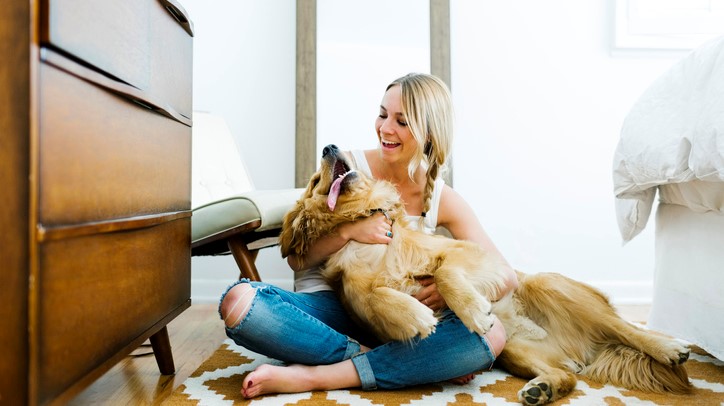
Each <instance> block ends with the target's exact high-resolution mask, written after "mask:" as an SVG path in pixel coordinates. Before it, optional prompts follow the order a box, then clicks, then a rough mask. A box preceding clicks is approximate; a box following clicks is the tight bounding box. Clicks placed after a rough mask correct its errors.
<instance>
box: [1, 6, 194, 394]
mask: <svg viewBox="0 0 724 406" xmlns="http://www.w3.org/2000/svg"><path fill="white" fill-rule="evenodd" d="M192 36H193V28H192V24H191V22H190V21H189V19H188V16H187V15H186V12H185V11H184V10H183V8H182V7H181V5H180V4H178V3H177V2H176V0H122V1H98V0H30V1H9V2H3V6H2V7H0V193H1V194H2V197H3V199H2V201H3V205H2V208H1V209H0V404H9V405H24V404H32V405H35V404H51V403H64V402H65V401H68V400H69V399H71V398H72V397H73V396H74V395H76V394H77V393H78V392H80V391H81V390H82V389H83V388H85V387H86V386H87V385H89V384H90V383H92V382H93V381H94V380H95V379H96V378H98V377H99V376H100V375H102V374H103V373H104V372H106V371H107V370H108V369H110V368H111V367H112V366H113V365H114V364H115V363H117V362H118V361H120V360H121V359H123V357H125V356H127V355H128V354H129V353H130V352H131V351H133V350H134V349H135V348H136V347H138V346H139V345H140V344H142V343H143V342H144V341H146V340H147V339H149V338H150V339H151V343H152V344H153V348H154V352H155V354H156V359H157V361H158V362H159V368H160V369H161V372H163V373H173V370H174V366H173V359H172V357H171V350H170V346H169V343H168V333H167V330H166V324H167V323H168V322H169V321H171V320H172V319H173V318H174V317H176V316H177V315H179V314H180V313H181V312H182V311H183V310H184V309H186V308H187V307H188V306H189V305H190V293H191V286H190V285H191V283H190V281H191V257H190V226H191V211H190V208H191V207H190V206H191V202H190V200H191V199H190V195H191V111H192V105H191V93H192V92H191V77H192Z"/></svg>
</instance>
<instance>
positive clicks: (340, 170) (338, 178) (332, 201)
mask: <svg viewBox="0 0 724 406" xmlns="http://www.w3.org/2000/svg"><path fill="white" fill-rule="evenodd" d="M354 173H355V171H354V170H350V169H349V167H348V166H347V165H346V164H345V163H344V162H343V161H341V160H337V162H335V163H334V176H333V178H334V182H333V183H332V186H330V188H329V194H328V195H327V207H329V210H331V211H334V208H335V207H336V206H337V199H338V198H339V193H340V192H341V191H342V186H343V185H342V182H344V180H345V179H347V176H349V175H351V174H354Z"/></svg>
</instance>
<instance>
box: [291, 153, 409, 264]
mask: <svg viewBox="0 0 724 406" xmlns="http://www.w3.org/2000/svg"><path fill="white" fill-rule="evenodd" d="M378 209H382V210H384V211H385V212H386V213H387V215H388V216H389V217H390V218H391V219H399V218H400V216H401V215H404V207H403V206H402V203H401V200H400V195H399V194H398V193H397V189H395V186H394V185H392V184H391V183H389V182H386V181H378V180H374V179H372V178H370V177H369V176H366V175H364V174H363V173H361V172H358V171H356V170H355V168H354V167H353V166H352V164H351V163H350V161H349V160H348V159H347V157H346V156H345V154H344V153H343V152H342V151H340V150H339V148H337V146H336V145H327V146H326V147H324V150H323V151H322V163H321V166H320V168H319V169H318V170H317V172H316V173H315V174H314V175H312V178H311V179H310V181H309V184H308V185H307V189H306V190H305V191H304V193H303V194H302V197H301V198H300V199H299V200H298V201H297V203H296V205H295V206H294V208H292V210H290V211H289V212H288V213H287V214H286V215H285V216H284V221H283V223H282V233H281V236H280V238H279V239H280V245H281V251H282V256H283V257H287V256H289V255H291V254H297V255H304V254H306V252H307V250H308V249H309V246H310V244H312V243H313V242H314V241H316V240H317V239H318V238H319V237H322V236H324V235H327V234H329V233H333V232H334V231H335V229H336V228H337V226H339V225H340V224H342V223H345V222H348V221H354V220H357V219H359V218H362V217H367V216H370V215H372V214H373V213H375V212H376V211H377V210H378Z"/></svg>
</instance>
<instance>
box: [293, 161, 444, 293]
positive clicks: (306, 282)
mask: <svg viewBox="0 0 724 406" xmlns="http://www.w3.org/2000/svg"><path fill="white" fill-rule="evenodd" d="M351 154H352V158H353V159H354V161H355V166H356V167H357V170H358V171H360V172H362V173H364V174H365V175H367V176H370V177H371V176H372V171H371V170H370V166H369V163H368V162H367V157H365V152H364V151H362V150H354V151H351ZM444 185H445V181H444V180H443V179H442V178H438V179H437V180H435V186H433V191H432V202H431V204H430V210H429V211H428V212H427V214H426V215H425V219H424V231H425V232H426V233H428V234H434V233H435V229H436V228H437V212H438V209H439V207H440V196H441V195H442V190H443V186H444ZM407 219H408V221H409V222H410V226H412V227H414V228H417V226H418V225H419V224H420V216H407ZM294 290H295V291H296V292H319V291H322V290H332V288H331V287H330V286H329V285H328V284H327V282H325V281H324V278H322V274H321V272H320V269H319V268H312V269H309V270H306V271H299V272H295V273H294Z"/></svg>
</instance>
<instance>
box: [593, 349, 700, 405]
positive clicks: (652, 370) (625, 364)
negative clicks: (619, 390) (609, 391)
mask: <svg viewBox="0 0 724 406" xmlns="http://www.w3.org/2000/svg"><path fill="white" fill-rule="evenodd" d="M582 374H583V375H586V376H588V377H589V378H591V379H593V380H594V381H597V382H602V383H605V382H609V383H611V384H613V385H617V386H622V387H625V388H628V389H635V390H640V391H646V392H656V393H664V392H671V393H680V394H683V393H689V392H691V383H690V382H689V376H688V374H687V373H686V369H685V368H684V366H683V365H665V364H662V363H660V362H658V361H656V360H655V359H653V358H652V357H651V356H649V355H647V354H645V353H643V352H641V351H638V350H635V349H633V348H631V347H627V346H625V345H622V344H608V345H607V346H606V347H604V349H603V350H602V351H601V352H600V353H599V355H598V357H597V358H596V359H595V360H594V361H593V362H592V363H591V364H590V365H588V366H587V367H586V368H585V370H584V371H583V372H582Z"/></svg>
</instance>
